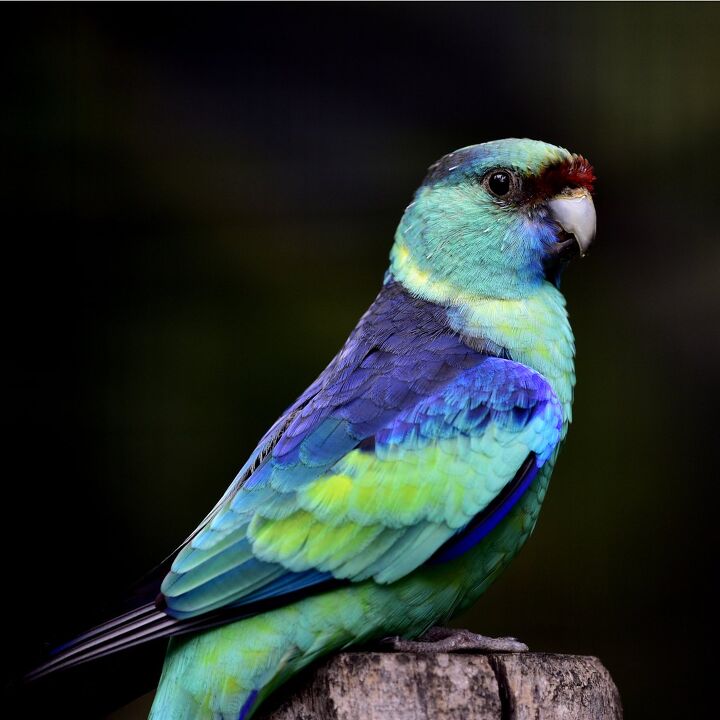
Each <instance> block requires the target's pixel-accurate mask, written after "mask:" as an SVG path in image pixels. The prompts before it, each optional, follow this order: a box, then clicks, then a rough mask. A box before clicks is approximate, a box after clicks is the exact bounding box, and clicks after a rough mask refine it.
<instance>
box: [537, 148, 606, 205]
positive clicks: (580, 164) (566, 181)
mask: <svg viewBox="0 0 720 720" xmlns="http://www.w3.org/2000/svg"><path fill="white" fill-rule="evenodd" d="M594 182H595V172H594V170H593V168H592V165H591V164H590V163H589V162H588V161H587V160H586V159H585V158H584V157H583V156H582V155H573V157H572V160H565V161H563V162H560V163H556V164H554V165H550V166H549V167H547V168H545V170H544V171H543V172H542V174H541V175H540V177H539V178H538V182H537V188H536V191H537V192H538V194H542V195H545V196H552V195H556V194H557V193H559V192H562V190H564V189H565V188H567V187H581V188H585V189H586V190H587V191H588V192H592V191H593V189H594V186H593V183H594Z"/></svg>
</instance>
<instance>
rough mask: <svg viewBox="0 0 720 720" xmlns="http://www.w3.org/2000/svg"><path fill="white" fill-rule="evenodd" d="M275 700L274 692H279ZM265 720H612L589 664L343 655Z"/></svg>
mask: <svg viewBox="0 0 720 720" xmlns="http://www.w3.org/2000/svg"><path fill="white" fill-rule="evenodd" d="M280 693H282V690H280ZM264 717H266V718H268V720H440V719H441V720H545V719H547V720H620V719H621V718H622V707H621V704H620V696H619V693H618V690H617V688H616V687H615V683H614V682H613V680H612V678H611V677H610V674H609V673H608V671H607V670H606V669H605V667H604V666H603V665H602V663H601V662H600V661H599V660H598V659H597V658H594V657H584V656H577V655H553V654H546V653H520V654H496V655H475V654H446V653H440V654H436V655H429V654H427V655H426V654H415V653H373V652H347V653H341V654H339V655H335V656H333V657H332V658H330V659H329V660H327V661H326V662H325V663H324V664H323V665H321V666H320V667H318V668H317V670H315V671H314V673H313V674H311V675H309V676H308V677H306V678H305V679H304V680H303V683H302V684H301V685H300V686H299V687H298V688H297V690H296V692H295V694H293V695H291V696H290V697H289V698H287V699H286V700H285V701H284V702H283V703H282V705H280V706H279V707H278V708H277V709H275V710H274V711H272V712H271V714H270V715H264Z"/></svg>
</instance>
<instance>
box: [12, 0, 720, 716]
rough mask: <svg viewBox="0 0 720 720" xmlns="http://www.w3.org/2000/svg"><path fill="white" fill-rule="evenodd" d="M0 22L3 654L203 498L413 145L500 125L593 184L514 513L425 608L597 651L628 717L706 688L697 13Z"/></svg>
mask: <svg viewBox="0 0 720 720" xmlns="http://www.w3.org/2000/svg"><path fill="white" fill-rule="evenodd" d="M0 17H1V19H2V27H3V29H4V32H3V36H4V38H3V44H2V45H3V49H2V53H3V58H4V62H3V70H4V71H3V89H4V92H3V98H4V103H3V112H2V117H1V118H0V127H1V128H2V139H3V143H2V145H3V153H2V172H1V174H0V176H1V177H2V180H3V186H4V189H3V199H4V202H3V223H2V225H3V237H4V243H3V249H4V252H3V282H2V291H3V299H4V303H3V308H4V311H5V313H4V315H5V321H4V335H5V342H4V343H3V345H4V351H3V357H4V360H5V363H6V369H5V379H6V387H7V397H8V398H9V402H8V403H7V405H6V411H5V412H4V413H3V424H4V427H3V438H4V439H5V441H6V448H5V452H4V460H5V472H4V483H3V496H4V502H3V506H2V507H3V533H2V536H3V541H2V548H3V549H2V558H3V561H2V567H3V587H4V590H3V596H4V599H5V603H6V610H5V614H4V619H5V622H4V623H3V635H4V640H5V643H4V653H3V659H4V661H5V662H6V663H7V670H6V674H7V676H8V677H12V676H13V675H14V674H15V673H17V672H18V670H19V668H21V667H22V666H23V664H24V663H26V662H29V659H30V658H31V657H32V656H33V655H34V654H35V653H36V652H37V651H38V648H40V647H41V646H42V644H43V642H52V641H55V640H57V639H60V638H63V637H65V636H66V635H67V634H68V633H72V632H73V631H75V630H77V629H80V628H82V627H84V626H85V625H86V624H87V623H88V622H92V621H94V620H96V619H98V618H99V617H100V616H101V615H102V612H103V608H104V607H105V606H106V605H107V604H109V603H111V602H112V599H113V598H114V597H117V596H118V595H120V594H121V593H122V591H123V589H124V588H125V587H127V585H128V584H130V583H131V582H132V581H133V580H134V579H136V578H137V576H138V575H140V574H142V572H144V571H145V570H147V569H148V568H150V567H151V566H152V565H153V564H155V563H156V562H158V561H159V560H160V559H162V557H163V556H164V555H165V554H167V553H168V552H169V551H170V550H172V548H173V547H174V546H175V545H176V544H177V543H178V542H179V541H180V540H181V539H182V538H183V537H184V536H185V535H186V534H187V533H188V532H189V531H190V530H191V529H192V528H193V527H194V525H195V524H196V523H197V522H198V521H199V519H200V518H201V517H203V516H204V514H205V512H206V511H207V510H208V509H209V508H210V507H211V506H212V505H213V504H214V502H215V500H216V499H217V497H218V496H219V494H220V493H221V492H222V490H223V489H224V488H225V486H226V485H227V483H228V482H229V480H230V479H231V478H232V477H233V475H234V473H235V471H236V470H237V469H238V468H239V467H240V465H242V463H243V462H244V460H245V457H246V455H247V453H248V452H249V451H250V450H251V448H252V447H253V445H254V442H255V441H256V440H257V439H258V438H259V437H260V435H261V434H262V432H263V431H264V430H265V428H266V427H267V425H268V424H269V423H270V422H271V421H272V420H273V419H274V418H275V417H276V416H277V414H278V413H279V412H280V411H281V410H282V409H283V408H284V407H285V406H286V405H287V404H288V403H289V402H290V401H291V400H292V399H294V397H296V396H297V394H299V392H300V391H301V390H302V389H303V388H304V387H305V386H306V384H307V383H308V382H309V381H311V380H312V379H313V377H314V376H315V375H316V374H317V373H318V372H319V371H320V370H321V369H322V367H323V366H324V364H325V363H326V362H327V360H328V359H329V358H330V357H331V356H332V354H333V353H334V352H335V351H336V349H337V348H338V347H339V345H340V344H341V343H342V341H343V339H344V338H345V336H346V335H347V333H348V332H349V330H350V329H351V328H352V326H353V325H354V323H355V321H356V320H357V318H358V317H359V315H360V314H361V313H362V311H363V310H364V308H365V307H366V306H367V304H368V303H369V302H370V301H371V299H372V298H373V297H374V293H375V292H376V290H377V288H378V286H379V283H380V282H381V278H382V274H383V271H384V268H385V264H386V258H387V251H388V249H389V246H390V243H391V240H392V234H393V231H394V227H395V224H396V222H397V220H398V219H399V217H400V215H401V213H402V211H403V208H404V206H405V204H406V203H407V201H408V200H409V199H410V197H411V194H412V192H413V190H414V188H415V187H416V185H417V184H418V183H419V181H420V180H421V178H422V176H423V173H424V170H425V168H426V167H427V165H429V164H430V163H431V162H432V161H433V160H434V159H436V158H437V157H439V156H440V155H442V154H444V153H445V152H447V151H449V150H451V149H454V148H456V147H459V146H462V145H467V144H470V143H474V142H480V141H483V140H487V139H492V138H496V137H508V136H529V137H535V138H539V139H544V140H548V141H550V142H555V143H558V144H562V145H565V146H567V147H569V148H571V149H572V150H575V151H578V152H582V153H583V154H585V155H586V156H587V157H589V158H590V159H591V160H592V161H593V163H594V165H595V167H596V170H597V174H598V177H599V180H598V183H597V186H598V193H597V198H596V204H597V207H598V217H599V235H598V240H597V244H596V247H595V248H594V251H593V254H592V255H591V257H589V258H588V259H587V260H586V261H584V262H582V263H578V264H577V265H576V266H574V267H572V268H571V270H570V273H569V275H568V277H567V279H566V282H565V290H566V295H567V297H568V300H569V305H570V310H571V316H572V320H573V325H574V329H575V334H576V337H577V344H578V360H577V368H578V378H579V381H578V388H577V393H576V404H575V423H574V425H573V426H572V428H571V431H570V435H569V438H568V443H567V445H566V447H565V449H564V451H563V453H562V456H561V459H560V462H559V465H558V468H557V470H556V473H555V476H554V478H553V482H552V484H551V490H550V493H549V496H548V498H547V501H546V505H545V508H544V510H543V513H542V515H541V519H540V522H539V524H538V527H537V529H536V532H535V534H534V536H533V538H532V539H531V541H530V542H529V544H528V546H527V547H526V548H525V549H524V551H523V552H522V553H521V555H520V556H519V557H518V558H517V560H516V561H515V563H514V564H513V566H512V567H511V569H510V570H509V571H508V572H507V573H506V574H505V576H503V578H501V579H500V580H499V581H498V582H497V583H496V585H495V586H494V587H493V588H492V589H491V590H490V591H489V592H488V593H487V595H486V596H485V597H484V598H483V599H482V600H481V601H480V602H479V603H478V604H477V606H476V607H475V608H474V609H473V610H472V611H471V612H470V613H468V614H467V615H466V616H464V617H463V618H460V619H459V620H458V622H459V623H462V624H465V625H468V626H471V627H472V628H474V629H476V630H479V631H483V632H487V633H501V634H513V635H517V636H519V637H521V638H523V639H524V640H526V641H527V642H528V643H529V644H530V645H531V647H533V648H535V649H543V650H553V651H565V652H575V653H589V654H595V655H598V656H600V657H601V658H602V660H603V661H604V662H605V663H606V665H607V666H608V667H609V669H610V670H611V672H612V673H613V675H614V677H615V679H616V680H617V682H618V684H619V686H620V690H621V692H622V695H623V698H624V701H625V703H626V706H627V710H628V716H629V717H655V718H674V717H681V716H682V717H693V716H698V714H699V713H701V712H703V711H704V710H707V708H708V707H709V697H708V694H707V687H708V686H707V683H706V679H707V677H709V674H707V675H706V673H709V670H708V668H709V667H711V666H710V664H709V663H710V651H709V649H708V648H709V647H710V643H709V642H708V640H707V636H708V634H709V633H710V632H711V630H712V629H713V620H714V606H715V605H716V602H715V600H714V592H713V590H712V586H713V580H714V574H715V572H716V566H717V564H716V562H715V556H714V550H715V547H716V545H715V541H716V536H717V531H716V520H715V508H716V507H717V489H716V485H717V477H718V472H717V469H716V466H717V464H716V462H715V453H714V450H715V445H716V440H715V438H716V435H717V423H716V415H717V410H716V408H717V399H718V393H717V390H718V376H717V367H718V359H719V356H720V341H719V340H718V338H719V337H720V336H719V335H718V331H717V317H718V310H719V309H720V301H719V300H718V276H719V271H720V245H719V244H718V232H717V207H718V200H719V199H720V198H719V197H718V195H719V191H718V183H717V179H716V177H715V176H716V172H717V167H718V166H719V162H718V161H719V160H720V151H719V150H718V143H717V138H718V136H717V118H718V111H720V93H719V92H718V83H717V72H718V69H720V49H719V45H718V43H717V37H718V36H720V12H718V7H717V6H712V5H650V4H642V5H629V4H624V5H609V4H608V5H591V4H587V5H568V4H553V5H541V4H526V5H517V4H503V5H494V4H487V5H485V4H483V5H472V4H462V5H451V4H444V5H433V4H422V5H420V4H417V5H416V4H383V5H324V4H323V5H292V6H290V5H287V6H283V5H272V6H270V5H251V4H234V5H229V4H228V5H226V4H221V5H203V6H202V7H201V6H199V5H185V4H183V5H171V4H146V3H143V4H141V5H140V4H138V5H123V6H120V5H103V6H100V5H92V4H78V5H72V6H69V5H42V4H31V5H30V4H29V5H22V6H21V5H14V6H7V5H6V6H4V7H3V8H2V10H0ZM161 655H162V647H157V648H154V649H147V650H142V651H140V652H138V653H135V654H134V655H133V656H132V659H131V662H130V663H128V662H127V661H121V660H113V661H107V662H105V663H101V664H98V666H97V667H96V668H94V669H85V670H82V671H79V672H77V673H74V674H73V675H72V677H71V675H70V674H68V675H66V676H63V677H60V678H57V679H56V680H55V681H53V682H50V683H46V684H44V685H38V686H35V687H34V688H32V691H31V695H30V698H27V697H25V698H24V699H23V700H22V703H23V704H24V707H25V708H27V707H30V708H31V709H29V710H27V714H28V715H29V716H30V717H34V716H36V715H37V716H40V714H41V712H42V710H41V709H40V708H41V707H42V706H45V707H46V708H48V707H49V708H53V711H55V712H59V711H60V710H63V709H64V708H71V709H72V712H73V713H74V714H75V716H76V717H81V716H83V715H84V714H88V715H92V714H93V713H97V712H99V708H100V707H101V706H102V707H107V706H110V705H112V704H113V703H115V702H117V701H119V700H121V699H125V698H128V697H131V696H132V695H133V694H136V693H137V692H140V691H141V690H142V689H143V688H149V687H150V686H151V685H152V684H153V683H154V682H155V680H156V677H157V671H158V667H159V664H158V663H159V661H160V659H161ZM130 669H132V670H133V672H132V673H131V672H130ZM103 679H104V680H105V681H107V680H108V679H110V683H109V685H110V687H109V688H108V683H107V682H103ZM78 681H79V682H78ZM77 687H80V688H81V690H80V691H78V690H77V689H72V688H77ZM26 703H32V704H31V705H30V706H28V705H26Z"/></svg>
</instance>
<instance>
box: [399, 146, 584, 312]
mask: <svg viewBox="0 0 720 720" xmlns="http://www.w3.org/2000/svg"><path fill="white" fill-rule="evenodd" d="M593 180H594V176H593V171H592V167H591V166H590V165H589V163H587V161H586V160H585V159H584V158H582V157H581V156H579V155H573V154H571V153H570V152H568V151H567V150H565V149H564V148H560V147H556V146H554V145H549V144H547V143H544V142H538V141H535V140H516V139H509V140H496V141H494V142H488V143H483V144H481V145H471V146H470V147H466V148H462V149H460V150H456V151H455V152H453V153H450V154H449V155H446V156H445V157H443V158H442V159H440V160H439V161H438V162H436V163H435V164H434V165H432V166H431V167H430V170H429V171H428V174H427V176H426V178H425V180H424V181H423V184H422V185H421V186H420V188H419V189H418V191H417V192H416V194H415V198H414V200H413V202H412V203H411V204H410V205H409V207H408V208H407V210H406V211H405V214H404V215H403V218H402V220H401V221H400V225H399V226H398V229H397V233H396V235H395V243H394V245H393V249H392V253H391V266H390V274H391V276H392V277H393V278H395V279H396V280H399V281H400V282H402V283H403V284H404V285H405V286H406V287H407V288H408V289H409V290H410V291H411V292H413V293H415V294H417V295H420V296H423V297H428V298H432V299H435V300H439V299H442V300H444V301H446V302H456V301H459V300H458V299H459V298H460V297H461V296H464V295H468V294H469V295H471V296H475V297H477V296H480V297H489V298H508V299H511V298H516V299H517V298H522V297H526V296H527V295H529V294H531V293H532V292H534V291H535V290H536V289H537V288H538V286H539V285H540V284H541V283H543V282H544V281H545V280H546V279H550V280H552V281H553V282H557V280H558V278H559V275H560V272H561V270H562V267H563V266H564V264H565V263H566V261H567V259H568V258H569V256H570V255H571V254H573V253H572V252H571V251H575V250H580V251H584V250H585V249H586V247H587V244H589V241H590V239H591V235H592V234H594V218H595V215H594V209H592V199H591V196H590V192H591V191H592V182H593ZM558 201H560V202H558ZM591 225H592V227H590V226H591ZM575 254H577V253H575Z"/></svg>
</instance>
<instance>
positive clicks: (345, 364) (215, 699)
mask: <svg viewBox="0 0 720 720" xmlns="http://www.w3.org/2000/svg"><path fill="white" fill-rule="evenodd" d="M593 181H594V175H593V170H592V167H591V166H590V165H589V163H588V162H587V161H586V160H585V159H584V158H583V157H582V156H580V155H575V154H571V153H570V152H568V151H567V150H565V149H563V148H560V147H555V146H553V145H549V144H546V143H543V142H537V141H533V140H517V139H509V140H499V141H495V142H488V143H484V144H480V145H473V146H470V147H466V148H463V149H461V150H457V151H455V152H453V153H450V154H449V155H446V156H445V157H443V158H442V159H441V160H439V161H438V162H436V163H435V164H434V165H432V166H431V167H430V170H429V172H428V174H427V176H426V177H425V180H424V181H423V183H422V185H421V186H420V188H419V189H418V190H417V192H416V193H415V197H414V199H413V201H412V202H411V204H410V205H409V206H408V208H407V209H406V211H405V213H404V215H403V217H402V219H401V221H400V224H399V226H398V229H397V232H396V235H395V241H394V244H393V246H392V251H391V255H390V267H389V269H388V270H387V273H386V275H385V279H384V283H383V285H382V288H381V289H380V292H379V294H378V296H377V297H376V298H375V300H374V302H373V303H372V305H370V307H369V309H368V310H367V312H366V313H365V314H364V315H363V316H362V318H361V319H360V321H359V322H358V324H357V326H356V327H355V329H354V330H353V331H352V332H351V334H350V336H349V338H348V339H347V342H346V343H345V345H344V346H343V348H342V349H341V350H340V352H339V353H338V354H337V355H336V356H335V357H334V358H333V359H332V361H331V362H330V364H329V365H328V366H327V368H326V369H325V370H324V371H323V372H322V373H321V374H320V376H319V377H318V378H317V380H315V382H313V383H312V385H310V387H309V388H308V389H307V390H306V391H305V392H304V393H303V394H302V395H301V396H300V397H299V398H298V399H297V400H296V401H295V402H294V403H293V404H292V405H291V406H290V407H289V408H288V409H287V411H286V412H285V413H284V414H283V415H282V417H280V418H279V419H278V420H277V422H276V423H275V424H274V425H273V426H272V427H271V428H270V429H269V430H268V432H267V433H266V434H265V436H264V437H263V438H262V439H261V440H260V442H259V443H258V445H257V447H256V449H255V451H254V452H253V453H252V454H251V456H250V457H249V458H248V460H247V462H246V463H245V465H244V466H243V467H242V469H241V470H240V472H239V473H238V475H237V477H236V478H235V479H234V480H233V482H232V483H231V485H230V487H229V488H228V489H227V491H226V493H225V494H224V495H223V497H222V498H221V499H220V500H219V502H218V503H217V505H216V506H215V507H214V508H213V509H212V510H211V512H210V513H209V514H208V515H207V517H206V518H205V519H204V520H203V521H202V522H201V524H200V525H199V527H198V528H197V529H196V530H195V532H193V533H192V535H191V536H190V537H189V538H188V539H187V540H186V541H185V542H184V543H183V545H182V546H181V547H180V548H179V549H178V550H177V551H176V553H175V554H174V555H173V556H172V557H171V558H170V560H169V561H168V562H167V563H166V564H165V565H163V566H161V567H160V569H159V572H158V573H157V582H156V583H155V584H154V585H153V583H152V582H151V583H150V592H149V594H148V595H147V597H146V598H145V600H144V601H143V602H140V603H139V604H138V605H137V607H136V608H135V609H134V610H132V611H130V612H128V613H126V614H124V615H122V616H120V617H118V618H115V619H114V620H111V621H110V622H107V623H105V624H103V625H101V626H99V627H97V628H95V629H94V630H91V631H89V632H87V633H86V634H84V635H83V636H81V637H79V638H77V639H75V640H74V641H72V642H70V643H68V644H66V645H65V646H63V647H62V648H59V649H58V650H57V651H56V652H55V654H54V656H53V657H52V658H51V659H50V660H49V661H47V662H46V663H45V664H44V665H43V666H41V667H40V668H38V669H37V670H36V671H35V672H34V673H33V674H32V675H31V677H39V676H42V675H44V674H47V673H49V672H52V671H54V670H57V669H61V668H65V667H69V666H72V665H76V664H79V663H81V662H85V661H87V660H90V659H92V658H96V657H101V656H103V655H107V654H108V653H112V652H115V651H118V650H121V649H123V648H126V647H130V646H132V645H136V644H138V643H142V642H145V641H148V640H152V639H156V638H161V637H165V636H172V637H171V639H170V643H169V647H168V651H167V657H166V660H165V665H164V668H163V672H162V677H161V679H160V683H159V687H158V690H157V694H156V696H155V701H154V704H153V707H152V711H151V713H150V717H151V718H152V719H153V720H190V719H193V720H195V719H200V718H203V719H204V718H223V719H229V718H232V719H233V720H246V719H247V718H249V717H250V716H251V715H252V714H253V713H254V712H255V710H256V709H257V707H258V705H259V704H260V703H261V701H262V700H263V699H264V698H265V697H266V696H267V695H268V694H269V693H270V692H271V691H272V690H274V689H275V688H277V687H278V686H279V685H280V684H281V683H282V682H283V681H285V680H286V679H287V678H289V677H290V676H291V675H293V674H294V673H296V672H298V671H299V670H300V669H301V668H303V667H305V666H306V665H308V664H309V663H311V662H312V661H314V660H317V659H318V658H320V657H322V656H324V655H326V654H328V653H330V652H333V651H336V650H339V649H341V648H346V647H348V646H350V645H353V644H357V643H366V642H368V641H374V640H377V639H380V638H384V637H395V638H397V640H396V644H397V645H398V646H402V643H403V641H404V640H412V639H413V638H419V637H422V636H423V634H425V633H426V632H427V631H428V630H429V629H430V628H431V627H433V626H434V625H436V624H438V623H440V624H442V623H443V622H445V621H447V619H448V618H450V617H451V616H452V615H453V614H454V613H456V612H458V611H460V610H462V609H464V608H466V607H468V606H469V605H470V604H471V603H473V602H474V601H475V600H476V599H477V598H478V596H479V595H480V594H481V593H482V592H483V591H484V590H485V588H487V587H488V586H489V585H490V583H492V582H493V581H494V580H495V578H497V577H498V575H499V574H500V573H501V572H502V570H503V569H504V568H505V567H506V566H507V565H508V563H509V562H510V560H511V559H512V558H513V556H514V555H515V554H516V553H517V552H518V550H519V549H520V547H521V546H522V545H523V543H524V542H525V541H526V540H527V538H528V536H529V535H530V533H531V532H532V529H533V527H534V525H535V522H536V520H537V517H538V513H539V510H540V505H541V504H542V501H543V498H544V496H545V492H546V490H547V487H548V481H549V479H550V475H551V473H552V469H553V466H554V464H555V460H556V458H557V455H558V450H559V448H560V445H561V443H562V441H563V439H564V437H565V434H566V432H567V428H568V424H569V422H570V419H571V405H572V399H573V387H574V384H575V372H574V366H573V357H574V340H573V334H572V331H571V328H570V324H569V322H568V317H567V313H566V310H565V300H564V298H563V295H562V294H561V292H560V289H559V283H560V277H561V274H562V271H563V269H564V267H565V265H566V264H567V262H568V261H569V260H570V259H571V258H573V257H574V256H576V255H582V254H584V253H585V251H586V250H587V248H588V245H589V244H590V242H591V240H592V239H593V237H594V234H595V210H594V207H593V201H592V195H591V193H592V189H593V187H592V185H593ZM428 638H429V639H428V644H429V645H433V642H432V638H435V645H436V646H437V647H439V648H445V649H447V648H451V647H452V643H449V642H448V638H447V637H446V636H445V635H443V634H442V633H440V634H438V633H437V631H435V632H434V634H431V635H429V636H428ZM477 638H478V646H479V647H482V636H477ZM487 640H488V643H489V645H488V647H497V648H499V649H503V648H505V649H510V650H512V649H521V646H519V644H518V643H517V642H514V641H513V640H512V639H500V640H495V641H494V642H495V643H496V644H495V645H493V644H492V643H493V639H487Z"/></svg>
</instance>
